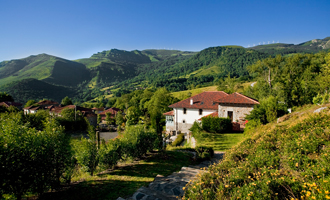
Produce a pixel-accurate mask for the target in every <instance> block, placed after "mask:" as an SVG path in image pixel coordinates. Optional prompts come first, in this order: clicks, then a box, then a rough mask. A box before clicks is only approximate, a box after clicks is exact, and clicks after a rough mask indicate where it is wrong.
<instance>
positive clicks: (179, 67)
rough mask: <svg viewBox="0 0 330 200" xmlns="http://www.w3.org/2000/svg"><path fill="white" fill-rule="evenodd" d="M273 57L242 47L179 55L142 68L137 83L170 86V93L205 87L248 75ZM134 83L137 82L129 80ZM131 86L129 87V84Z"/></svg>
mask: <svg viewBox="0 0 330 200" xmlns="http://www.w3.org/2000/svg"><path fill="white" fill-rule="evenodd" d="M268 56H269V55H267V54H264V53H260V52H258V51H255V50H251V49H245V48H243V47H238V46H223V47H210V48H207V49H205V50H203V51H201V52H199V53H197V54H195V55H193V56H189V57H188V56H186V57H182V56H175V57H171V58H169V59H166V60H164V61H161V62H156V63H150V64H145V65H141V66H140V67H139V68H138V73H139V74H138V75H137V77H136V78H135V80H136V82H141V81H146V84H145V85H144V86H147V87H154V88H157V87H166V88H167V89H168V90H170V91H181V90H186V89H188V86H190V85H194V86H196V85H205V84H206V83H211V84H212V82H213V81H215V80H216V79H218V78H223V77H226V76H227V75H228V74H231V76H237V77H241V76H246V75H248V72H247V70H246V67H247V66H248V65H251V64H252V63H254V62H256V61H257V60H260V59H263V58H266V57H268ZM129 81H130V83H131V84H134V81H133V80H129ZM128 85H129V84H128Z"/></svg>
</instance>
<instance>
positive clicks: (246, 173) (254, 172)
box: [184, 105, 330, 199]
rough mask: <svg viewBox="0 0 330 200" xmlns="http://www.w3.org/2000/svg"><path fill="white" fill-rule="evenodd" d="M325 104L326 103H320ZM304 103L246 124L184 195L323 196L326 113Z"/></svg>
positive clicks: (327, 179)
mask: <svg viewBox="0 0 330 200" xmlns="http://www.w3.org/2000/svg"><path fill="white" fill-rule="evenodd" d="M326 106H329V105H326ZM317 108H320V106H305V107H304V108H302V109H300V110H298V111H296V112H294V113H292V114H289V115H286V116H284V117H282V118H280V120H279V123H275V122H274V123H271V124H268V125H264V126H260V127H259V128H257V129H254V130H250V131H249V132H248V133H245V134H247V136H248V138H247V139H246V140H244V141H243V142H241V143H240V144H238V145H237V146H236V147H234V148H232V149H231V150H230V151H228V152H227V153H226V156H225V159H224V160H223V161H222V162H221V163H219V164H217V165H214V166H212V167H210V168H209V170H208V171H207V173H204V174H203V175H202V176H200V177H198V179H197V180H196V181H194V182H193V183H191V184H188V187H187V188H186V194H185V197H184V199H188V198H190V199H329V198H330V197H329V196H330V195H329V191H330V184H329V183H330V156H329V155H330V113H329V108H326V109H325V110H323V112H321V113H320V114H319V113H316V114H315V113H313V112H314V110H316V109H317Z"/></svg>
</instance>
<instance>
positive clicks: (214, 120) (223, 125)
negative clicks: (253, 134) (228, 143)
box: [202, 116, 232, 133]
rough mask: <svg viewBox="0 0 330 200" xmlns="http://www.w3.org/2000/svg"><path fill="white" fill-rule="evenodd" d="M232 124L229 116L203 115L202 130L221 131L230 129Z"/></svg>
mask: <svg viewBox="0 0 330 200" xmlns="http://www.w3.org/2000/svg"><path fill="white" fill-rule="evenodd" d="M231 127H232V124H231V119H230V118H220V117H211V116H208V117H203V118H202V128H203V130H205V131H207V132H211V133H223V132H226V131H229V130H231Z"/></svg>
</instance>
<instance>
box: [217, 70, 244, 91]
mask: <svg viewBox="0 0 330 200" xmlns="http://www.w3.org/2000/svg"><path fill="white" fill-rule="evenodd" d="M240 88H242V85H241V84H240V83H239V82H238V80H237V79H236V77H234V78H231V77H230V73H228V76H227V77H226V78H225V79H224V80H222V79H220V80H219V82H218V88H217V89H218V91H224V92H226V93H228V94H231V93H234V92H237V90H238V89H240Z"/></svg>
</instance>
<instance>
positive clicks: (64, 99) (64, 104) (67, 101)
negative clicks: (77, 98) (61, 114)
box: [61, 96, 73, 106]
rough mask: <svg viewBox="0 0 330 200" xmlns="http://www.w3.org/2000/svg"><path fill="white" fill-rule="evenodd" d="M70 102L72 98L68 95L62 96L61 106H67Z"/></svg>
mask: <svg viewBox="0 0 330 200" xmlns="http://www.w3.org/2000/svg"><path fill="white" fill-rule="evenodd" d="M72 104H73V103H72V100H71V99H70V98H69V97H68V96H66V97H64V98H63V99H62V101H61V105H62V106H67V105H72Z"/></svg>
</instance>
